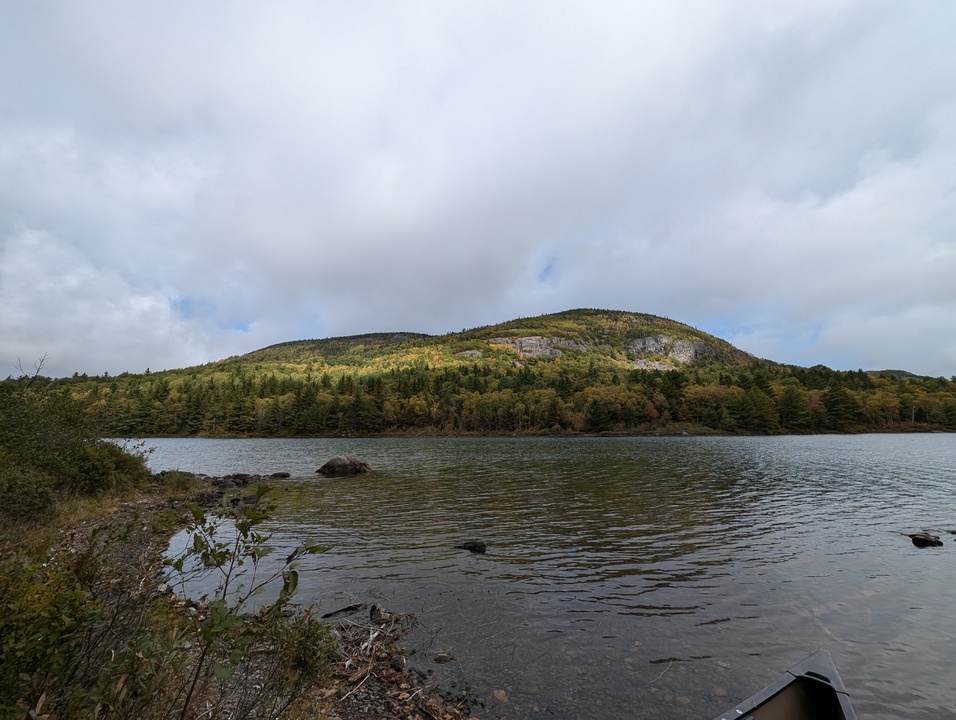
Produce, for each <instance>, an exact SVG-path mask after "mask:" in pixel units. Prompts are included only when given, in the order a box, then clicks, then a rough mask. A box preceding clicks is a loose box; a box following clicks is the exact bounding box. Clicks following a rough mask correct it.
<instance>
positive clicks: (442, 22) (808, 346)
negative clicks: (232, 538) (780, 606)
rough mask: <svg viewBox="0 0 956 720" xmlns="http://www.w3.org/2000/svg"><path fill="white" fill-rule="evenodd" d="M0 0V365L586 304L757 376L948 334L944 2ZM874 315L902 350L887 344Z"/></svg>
mask: <svg viewBox="0 0 956 720" xmlns="http://www.w3.org/2000/svg"><path fill="white" fill-rule="evenodd" d="M7 15H8V17H7V19H6V22H5V23H4V25H3V27H2V28H0V98H2V100H0V110H2V112H0V237H2V238H3V240H2V242H3V249H2V253H3V255H2V259H3V263H4V264H3V267H2V270H0V278H2V284H0V299H2V300H5V301H9V302H10V304H9V305H6V307H5V309H4V310H0V313H2V315H0V317H3V321H2V322H3V328H4V329H5V330H8V332H4V333H3V339H2V341H0V361H5V362H7V363H8V364H9V362H10V358H15V357H18V356H19V357H29V356H31V355H32V354H36V352H37V351H38V350H39V351H40V352H46V351H50V352H51V355H52V354H54V352H53V350H54V349H56V351H57V352H56V353H55V354H56V356H57V357H58V358H59V360H58V363H60V364H58V365H57V368H56V370H57V372H61V373H64V374H69V373H71V372H72V371H74V370H80V371H84V370H87V368H89V369H90V370H89V371H101V370H104V369H108V370H110V372H119V371H123V370H127V369H137V367H138V366H140V365H150V366H152V367H154V368H155V367H159V366H163V365H168V366H181V365H185V364H189V363H192V362H197V361H202V360H207V359H216V358H219V357H224V356H227V355H229V354H233V353H236V352H245V351H249V350H252V349H255V348H257V347H261V346H262V345H267V344H270V343H272V342H281V341H286V340H290V339H297V338H303V337H323V336H328V335H336V334H352V333H360V332H370V331H376V330H410V331H420V332H435V333H441V332H446V331H449V330H457V329H460V328H461V327H470V326H474V325H480V324H486V323H492V322H497V321H502V320H505V319H509V318H512V317H516V316H526V315H532V314H536V313H544V312H552V311H559V310H563V309H567V308H572V307H582V306H587V307H611V308H619V309H627V310H634V311H639V312H653V313H656V314H660V315H666V316H668V317H671V318H674V319H677V320H682V321H685V322H689V323H691V324H693V325H695V326H697V327H700V328H702V329H705V330H707V329H714V330H720V332H721V333H723V335H722V336H723V337H727V338H728V339H733V338H738V340H739V342H740V343H741V344H742V346H743V347H744V348H745V349H748V350H751V351H753V352H757V354H764V353H763V352H759V351H760V350H761V349H766V350H767V351H768V352H771V353H772V355H771V357H772V358H773V359H778V360H782V361H787V362H800V363H803V364H813V363H814V362H818V361H819V362H823V361H827V362H831V361H832V362H834V363H837V364H838V365H840V366H845V367H849V368H851V369H855V368H856V367H869V364H868V363H869V361H870V360H871V359H872V360H873V361H874V362H875V361H876V360H881V362H880V365H881V366H892V367H900V368H904V369H910V370H913V371H916V372H926V373H929V374H934V375H936V374H944V375H947V376H948V375H951V374H953V372H954V368H956V362H954V360H956V358H954V357H953V355H952V353H951V351H948V350H946V349H945V343H940V342H939V340H938V336H937V335H936V334H934V333H939V332H940V331H941V330H942V328H944V327H945V326H946V322H947V320H951V321H956V316H954V315H953V303H954V298H953V291H951V290H950V289H949V286H950V285H951V283H950V282H949V281H948V278H949V277H951V276H952V271H953V270H954V269H956V268H954V267H953V263H954V260H953V253H954V245H953V244H954V242H956V240H954V239H953V238H954V237H956V234H954V232H953V230H954V217H953V215H954V213H953V210H952V208H953V207H954V203H953V197H952V196H953V188H954V179H953V173H952V171H951V168H953V167H956V162H954V161H956V158H954V143H953V137H954V132H956V90H954V88H956V49H954V48H953V44H952V43H951V42H950V40H949V38H948V33H947V28H949V27H951V26H952V21H954V20H956V17H954V15H956V10H954V9H953V8H952V7H951V6H950V5H949V4H948V3H942V2H939V3H926V4H920V5H902V4H894V3H875V4H874V3H862V2H857V1H855V0H847V1H844V2H819V3H817V2H808V3H800V4H798V5H793V6H770V5H766V4H765V3H756V2H754V3H748V2H745V3H739V2H733V3H725V2H713V3H706V4H700V3H689V2H688V3H684V2H667V3H663V2H662V3H641V4H637V5H633V6H629V5H624V6H622V5H621V4H620V3H611V2H606V3H605V2H597V3H591V4H589V5H588V6H587V8H584V7H583V6H580V5H574V4H564V3H541V2H520V3H496V2H492V3H472V2H464V3H456V4H454V5H448V4H442V3H431V2H411V3H402V4H399V5H390V4H367V3H350V4H348V5H344V6H334V5H314V4H312V3H306V2H294V1H293V2H288V3H282V4H281V5H278V6H263V5H260V4H256V3H246V2H238V3H231V4H229V5H228V6H196V5H194V4H188V3H178V2H174V3H166V4H164V5H163V6H162V7H159V6H156V7H152V6H149V5H142V4H135V3H133V4H130V3H119V2H115V3H106V4H100V5H97V6H96V7H92V8H91V7H84V8H78V7H76V6H74V5H72V4H70V3H55V2H54V3H46V4H43V5H36V4H20V5H15V6H13V7H12V8H10V9H9V12H8V13H7ZM41 40H42V42H41ZM30 243H32V245H31V244H30ZM28 246H29V247H31V248H33V250H32V251H30V252H28V251H27V250H25V248H27V247H28ZM31 252H33V253H39V256H42V257H43V258H45V260H44V262H42V263H38V262H37V261H36V257H37V256H33V259H31ZM66 267H69V268H71V269H72V270H74V271H76V272H79V271H81V270H82V273H81V275H82V279H78V280H77V281H76V282H72V283H58V282H56V277H57V276H56V275H55V274H54V272H59V271H60V269H62V268H66ZM51 286H52V287H53V288H54V289H53V290H51V289H50V287H51ZM40 287H44V288H46V290H45V292H46V293H47V294H46V295H44V292H41V291H40V290H39V289H38V288H40ZM51 292H54V293H55V294H54V295H50V294H49V293H51ZM49 297H56V298H57V301H58V302H57V303H55V304H56V305H57V306H58V307H69V308H76V310H75V311H73V310H71V311H70V313H71V315H70V317H71V318H72V321H71V322H70V323H66V322H65V321H64V320H63V316H62V315H56V314H55V313H53V314H49V315H48V314H47V313H52V312H53V311H52V308H51V304H50V303H49V302H48V301H47V298H49ZM11 298H12V299H11ZM81 311H82V312H81ZM83 312H88V313H90V314H89V315H82V313H83ZM950 324H952V323H950ZM851 325H852V326H853V327H855V328H869V329H870V330H871V331H872V333H873V334H872V335H870V336H864V335H861V334H860V332H853V333H849V335H852V336H853V337H854V341H853V342H852V343H845V342H843V341H841V340H840V337H841V335H843V334H845V333H848V330H847V328H848V327H850V326H851ZM889 327H893V328H895V331H896V332H897V334H901V336H902V335H905V337H906V338H907V339H908V340H907V342H906V343H905V344H901V345H899V346H898V347H896V348H895V349H893V350H889V351H888V352H884V350H885V348H886V343H885V337H883V336H882V335H881V334H880V333H879V332H877V331H878V329H886V328H889ZM97 333H99V335H97ZM93 337H98V338H100V341H99V342H98V343H95V344H94V343H91V342H90V339H91V338H93ZM748 344H749V345H748ZM931 348H937V349H936V350H931ZM197 358H201V360H197ZM828 359H829V360H828ZM97 367H98V368H99V370H97V369H96V368H97Z"/></svg>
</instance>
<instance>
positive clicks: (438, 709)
mask: <svg viewBox="0 0 956 720" xmlns="http://www.w3.org/2000/svg"><path fill="white" fill-rule="evenodd" d="M174 472H178V473H179V474H180V475H181V476H184V477H188V478H189V479H190V480H191V481H192V482H193V483H195V484H198V485H199V488H198V489H196V490H195V491H194V492H191V493H189V494H188V495H187V496H185V497H183V498H181V499H170V498H168V497H163V496H157V495H156V494H150V493H149V492H145V493H141V494H140V496H139V497H136V498H130V499H126V500H125V501H123V502H119V503H118V504H116V505H115V506H114V507H113V508H112V509H111V510H110V511H108V512H107V513H106V514H105V515H104V516H102V517H100V518H98V519H96V520H89V521H84V522H81V523H80V524H78V525H76V526H73V527H70V528H67V529H65V530H64V531H63V532H62V534H61V542H60V546H61V547H62V548H63V549H65V550H67V551H68V552H77V551H78V550H82V548H83V547H84V545H85V544H86V543H88V542H89V539H90V537H91V536H92V535H93V534H94V533H96V532H99V531H100V530H106V529H117V528H122V527H124V526H125V527H126V528H130V530H128V531H127V532H126V533H125V535H124V538H123V541H122V542H120V543H118V544H117V545H116V547H114V548H112V549H111V554H112V555H113V557H112V559H113V560H114V561H115V562H117V563H123V564H125V565H127V566H131V565H132V564H134V563H135V564H136V565H137V566H138V567H140V568H141V569H142V571H141V572H140V576H141V577H143V578H146V577H149V578H152V580H153V586H154V589H153V590H152V594H153V595H154V596H155V599H156V600H163V601H165V603H166V605H167V606H168V608H169V609H170V610H171V611H172V612H174V613H184V612H187V611H188V612H193V611H195V609H196V608H197V605H196V603H195V601H193V600H192V599H190V598H182V597H179V596H178V595H176V594H175V593H174V592H173V591H172V590H171V589H169V588H168V586H166V584H165V580H166V579H167V578H166V577H165V575H164V572H163V569H164V565H163V560H164V556H165V554H166V551H167V549H168V546H169V541H170V539H171V538H172V537H173V536H174V535H175V534H176V533H178V532H180V531H181V530H183V529H184V528H186V527H187V525H188V521H189V517H190V510H189V508H188V507H187V505H186V503H187V501H189V502H194V503H196V504H197V505H199V506H200V507H202V508H203V510H205V511H206V512H208V513H210V514H215V512H216V510H217V509H219V508H222V507H224V505H223V503H224V502H228V501H229V500H230V499H231V498H233V497H235V498H238V497H239V492H241V491H242V490H245V489H248V488H254V487H256V486H257V485H258V484H259V483H260V482H267V481H269V480H270V478H268V477H262V476H257V475H244V474H237V475H239V476H240V478H241V479H240V484H238V485H236V486H232V487H229V486H224V485H222V484H221V483H220V484H217V483H216V481H221V480H224V479H225V478H214V477H207V476H201V475H196V474H193V473H187V472H180V471H174ZM168 474H169V473H158V474H156V475H154V476H153V477H154V481H156V480H159V479H160V478H162V477H163V476H164V475H168ZM229 479H230V480H232V481H235V480H236V476H235V475H234V476H230V478H229ZM160 482H162V481H160ZM157 484H159V483H157ZM200 610H201V608H200ZM304 613H307V611H303V610H297V611H296V614H297V615H302V614H304ZM319 622H321V623H322V624H324V625H326V626H327V627H329V628H330V629H331V631H332V633H333V635H334V637H335V638H336V640H337V642H338V648H337V649H336V651H335V664H334V667H333V671H332V675H331V679H330V681H329V682H328V683H326V684H322V685H315V686H312V687H310V688H309V689H308V690H307V691H306V692H305V693H304V694H303V696H302V701H303V702H304V704H305V706H307V707H308V708H309V710H310V712H314V713H315V714H314V715H310V717H327V718H328V720H476V719H475V718H474V717H473V715H472V714H471V709H472V708H471V706H470V703H469V702H467V701H466V700H465V699H463V698H456V697H454V696H453V695H451V694H445V695H443V694H442V693H441V692H440V690H439V688H437V687H434V686H429V685H428V684H427V683H426V678H425V677H424V676H422V675H421V674H420V673H418V672H416V671H414V670H412V669H411V668H410V667H408V664H407V657H408V655H409V652H408V651H407V650H405V649H403V648H402V647H401V640H402V638H403V637H404V636H405V635H406V634H407V633H408V632H409V631H410V630H411V628H412V626H413V625H414V623H415V622H416V618H415V617H414V616H412V615H410V614H407V613H392V612H389V611H388V610H387V609H383V608H381V607H379V606H377V605H360V606H354V607H349V608H344V609H342V610H338V611H335V612H333V613H328V614H326V615H325V616H323V617H322V618H319ZM323 713H324V715H323Z"/></svg>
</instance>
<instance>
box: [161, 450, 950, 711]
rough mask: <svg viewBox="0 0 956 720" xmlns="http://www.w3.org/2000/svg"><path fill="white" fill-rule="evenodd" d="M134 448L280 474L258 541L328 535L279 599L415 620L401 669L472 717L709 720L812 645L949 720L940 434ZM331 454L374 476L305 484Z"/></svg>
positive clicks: (215, 467)
mask: <svg viewBox="0 0 956 720" xmlns="http://www.w3.org/2000/svg"><path fill="white" fill-rule="evenodd" d="M147 444H148V445H149V446H152V447H154V448H155V450H154V452H153V454H152V455H151V457H150V464H151V466H152V467H153V468H154V469H155V470H161V469H176V468H178V469H182V470H191V471H196V472H204V473H207V474H210V475H222V474H226V473H231V472H240V471H241V472H250V473H260V474H268V473H272V472H277V471H286V472H290V473H292V475H293V477H292V479H291V480H288V481H282V483H281V485H280V487H279V489H278V492H277V496H276V498H277V501H278V503H279V510H278V514H277V518H276V521H275V523H274V525H273V528H274V531H275V538H274V541H275V544H278V545H280V546H281V545H288V546H292V545H295V544H297V543H298V542H300V541H301V540H302V539H304V538H313V539H315V540H317V541H319V542H320V543H323V544H327V545H333V546H334V548H333V549H332V550H331V551H329V552H328V553H326V554H324V555H321V556H316V557H310V558H309V559H308V561H307V564H306V565H305V566H304V567H303V568H302V570H301V573H300V584H299V594H298V596H297V597H298V599H299V600H300V601H303V602H307V603H314V604H315V605H316V606H317V607H318V608H319V611H320V612H329V611H332V610H335V609H338V608H341V607H343V606H345V605H348V604H350V603H353V602H356V601H361V602H371V601H375V602H378V603H379V604H381V605H382V606H384V607H385V608H386V609H388V610H391V611H402V612H410V613H414V614H415V615H417V616H418V618H419V620H420V622H421V627H420V628H419V630H417V631H416V632H415V633H414V634H413V636H412V637H410V638H409V639H408V643H406V646H408V647H414V648H415V649H416V652H417V654H416V655H415V657H414V658H413V661H414V663H415V664H416V665H417V667H419V668H421V669H422V670H424V671H426V672H427V671H431V673H432V674H431V677H433V678H435V679H436V681H440V682H442V683H443V684H444V685H445V686H446V687H450V686H451V685H453V684H454V685H455V686H456V687H457V689H459V690H461V689H463V688H465V687H466V686H467V687H470V688H471V693H472V695H473V697H475V698H476V699H478V700H479V701H481V702H483V703H484V706H483V707H482V706H477V707H476V708H475V714H476V715H478V716H479V717H482V718H497V717H507V718H510V719H512V720H514V719H528V720H532V719H534V720H537V719H539V718H622V719H623V718H628V719H631V718H650V717H653V718H659V719H665V720H666V719H670V718H674V719H677V718H692V717H694V718H705V719H706V718H710V717H713V716H715V715H717V714H718V713H719V712H721V711H722V710H724V709H726V708H727V707H730V706H732V705H734V704H736V703H737V702H738V701H740V700H742V699H743V698H744V697H746V696H748V695H750V694H751V693H753V692H754V691H756V690H758V689H759V688H760V687H762V686H763V685H765V684H766V683H767V682H768V681H769V680H771V679H773V678H774V677H776V676H777V675H779V674H780V673H782V672H783V671H784V670H785V669H787V668H788V667H790V666H792V665H793V664H795V663H796V662H798V661H800V660H802V659H803V658H804V657H806V656H807V655H809V654H811V653H812V652H813V651H815V650H817V649H818V648H828V649H829V650H830V651H831V653H832V654H833V656H834V659H835V660H836V663H837V666H838V667H839V669H840V673H841V675H842V677H843V680H844V682H845V684H846V685H847V687H848V688H849V690H850V693H851V697H852V700H853V704H854V706H855V708H856V710H857V713H858V714H859V715H860V716H861V717H863V718H921V719H923V718H925V719H927V720H928V719H930V718H932V719H934V720H940V719H946V718H956V592H954V591H956V543H954V541H953V540H954V536H953V535H949V534H946V533H945V531H947V530H956V436H953V435H863V436H811V437H774V438H751V437H747V438H697V437H678V438H401V439H295V440H276V439H259V440H203V439H175V440H174V439H160V440H150V441H148V442H147ZM339 454H349V455H354V456H356V457H360V458H362V459H364V460H366V461H368V462H369V463H370V464H371V466H372V472H370V473H368V474H367V475H363V476H359V477H357V478H353V479H348V480H326V479H323V478H321V476H317V475H315V470H316V468H318V467H319V466H321V465H322V464H323V463H324V462H325V461H326V460H327V459H329V458H330V457H332V456H334V455H339ZM924 529H925V530H931V531H935V532H936V534H941V535H942V536H943V539H944V540H945V543H946V544H945V546H944V547H942V548H928V549H917V548H915V547H914V546H913V545H912V543H911V542H910V540H909V538H907V537H905V536H904V535H903V534H902V533H907V532H916V531H921V530H924ZM469 539H481V540H484V541H486V542H487V543H488V552H487V553H486V554H484V555H473V554H471V553H468V552H465V551H462V550H456V549H454V547H453V546H454V545H456V544H458V543H460V542H462V541H464V540H469ZM278 555H282V556H284V554H283V553H277V556H278ZM438 651H445V652H449V653H451V655H453V656H454V658H455V659H454V662H452V663H447V664H442V665H437V664H435V663H434V662H433V661H432V658H433V657H434V655H435V654H436V653H437V652H438Z"/></svg>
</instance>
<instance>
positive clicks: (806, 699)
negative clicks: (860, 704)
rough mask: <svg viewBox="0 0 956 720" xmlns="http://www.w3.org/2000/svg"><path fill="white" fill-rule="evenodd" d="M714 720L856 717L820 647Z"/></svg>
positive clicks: (844, 719)
mask: <svg viewBox="0 0 956 720" xmlns="http://www.w3.org/2000/svg"><path fill="white" fill-rule="evenodd" d="M714 720H856V714H855V713H854V712H853V708H852V707H851V706H850V697H849V695H847V692H846V688H845V687H844V686H843V681H842V680H841V679H840V674H839V673H838V672H837V669H836V666H835V665H834V664H833V659H832V658H831V657H830V653H829V652H827V651H826V650H820V651H818V652H816V653H814V654H813V655H811V656H810V657H808V658H807V659H806V660H804V661H803V662H801V663H798V664H797V665H794V666H793V667H792V668H790V670H788V671H787V672H786V673H785V674H784V675H782V676H781V677H779V678H777V679H776V680H774V681H773V682H772V683H770V684H769V685H768V686H767V687H765V688H764V689H763V690H761V691H760V692H758V693H756V694H755V695H752V696H751V697H749V698H747V699H746V700H744V701H743V702H742V703H740V704H739V705H737V706H736V707H734V708H731V709H730V710H728V711H726V712H724V713H721V714H720V715H718V716H717V717H716V718H715V719H714Z"/></svg>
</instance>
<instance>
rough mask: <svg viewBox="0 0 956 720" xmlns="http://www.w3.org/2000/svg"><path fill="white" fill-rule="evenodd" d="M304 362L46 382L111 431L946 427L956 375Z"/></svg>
mask: <svg viewBox="0 0 956 720" xmlns="http://www.w3.org/2000/svg"><path fill="white" fill-rule="evenodd" d="M314 367H315V366H313V365H310V366H308V368H305V366H296V368H298V369H295V368H291V369H290V367H288V366H282V365H273V366H269V365H253V364H251V363H233V364H231V365H229V366H228V369H226V370H223V369H222V368H220V369H219V370H218V371H217V372H215V373H212V372H203V371H202V369H198V370H192V371H178V372H173V373H162V374H153V375H150V374H148V373H147V374H144V375H127V376H123V377H119V378H106V377H102V378H76V377H74V378H73V379H70V380H61V381H51V382H50V385H51V386H52V387H58V388H61V389H65V390H67V391H68V392H70V393H71V394H72V395H73V396H74V397H76V398H80V399H82V400H83V401H84V402H85V405H86V407H87V408H88V413H89V414H90V416H91V417H92V418H93V419H94V420H95V421H96V423H97V425H98V426H99V427H100V428H101V430H102V432H104V433H106V434H109V435H112V436H118V437H129V436H153V435H174V436H188V435H205V436H221V435H256V436H315V435H338V434H348V433H352V434H375V433H392V432H423V433H566V432H609V431H615V432H647V431H655V430H661V429H666V428H668V427H669V426H670V427H671V428H672V429H673V425H674V424H675V423H685V424H693V425H696V426H699V427H701V428H707V429H710V430H713V431H718V432H727V433H767V434H772V433H820V432H860V431H864V432H866V431H878V430H886V429H922V430H929V429H946V430H956V381H954V380H953V379H950V380H946V379H944V378H921V377H915V376H908V375H903V374H896V373H883V374H878V375H873V374H870V373H865V372H863V371H855V372H845V371H835V370H831V369H829V368H826V367H823V366H815V367H812V368H798V367H792V366H784V365H778V364H775V363H770V362H759V361H758V362H755V363H751V364H748V365H739V366H728V365H720V364H714V365H710V366H704V367H691V368H684V369H679V370H671V371H657V370H628V369H623V368H622V367H621V365H620V364H615V363H612V362H601V361H600V360H595V359H594V357H591V358H590V359H589V358H588V357H587V356H584V355H582V356H580V357H576V358H569V357H564V358H561V359H554V358H527V359H524V360H523V361H522V362H521V363H520V364H519V363H514V362H511V363H508V364H507V365H501V364H499V365H495V364H493V363H490V362H485V361H482V360H480V359H479V360H476V361H474V362H466V361H461V362H458V363H456V364H440V365H435V366H431V365H429V364H428V363H425V362H420V363H417V364H415V365H414V366H411V367H402V368H392V369H388V370H377V371H374V372H369V371H368V370H367V369H364V370H363V368H361V367H356V366H339V367H331V366H321V365H320V366H319V367H318V369H317V370H314Z"/></svg>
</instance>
